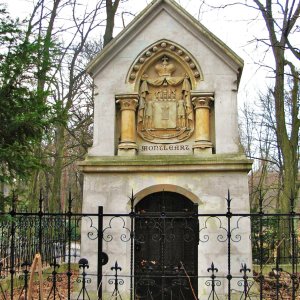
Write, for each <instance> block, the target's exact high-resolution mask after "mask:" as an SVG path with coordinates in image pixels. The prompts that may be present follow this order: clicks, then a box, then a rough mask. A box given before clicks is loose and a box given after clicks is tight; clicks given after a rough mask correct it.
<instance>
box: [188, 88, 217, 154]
mask: <svg viewBox="0 0 300 300" xmlns="http://www.w3.org/2000/svg"><path fill="white" fill-rule="evenodd" d="M191 96H192V102H193V105H194V108H195V136H196V138H195V143H194V145H193V151H194V154H197V155H202V154H204V155H205V154H212V146H213V145H212V142H211V134H210V108H211V105H212V102H213V100H214V94H213V93H202V92H192V93H191Z"/></svg>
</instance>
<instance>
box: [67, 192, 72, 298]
mask: <svg viewBox="0 0 300 300" xmlns="http://www.w3.org/2000/svg"><path fill="white" fill-rule="evenodd" d="M71 217H72V195H71V191H69V198H68V271H67V278H68V299H70V298H71V276H72V272H71V242H72V226H71Z"/></svg>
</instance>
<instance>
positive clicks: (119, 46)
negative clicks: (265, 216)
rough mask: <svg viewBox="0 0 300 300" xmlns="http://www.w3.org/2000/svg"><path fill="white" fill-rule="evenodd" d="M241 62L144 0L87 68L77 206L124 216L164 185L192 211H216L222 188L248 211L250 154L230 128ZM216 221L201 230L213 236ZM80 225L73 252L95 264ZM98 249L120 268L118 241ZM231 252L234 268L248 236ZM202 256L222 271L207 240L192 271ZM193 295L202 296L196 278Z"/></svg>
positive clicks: (164, 3) (221, 204) (245, 232)
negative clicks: (87, 112)
mask: <svg viewBox="0 0 300 300" xmlns="http://www.w3.org/2000/svg"><path fill="white" fill-rule="evenodd" d="M242 67H243V62H242V60H241V59H240V58H239V57H238V56H237V55H236V54H235V53H234V52H232V50H230V49H229V48H228V47H227V46H226V45H224V44H223V43H222V42H221V41H220V40H219V39H218V38H217V37H215V36H214V35H213V34H212V33H210V32H209V31H208V30H207V29H206V28H205V27H204V26H202V25H201V24H200V23H198V22H197V21H196V20H195V19H193V17H192V16H190V15H189V14H188V13H187V12H186V11H184V10H183V9H182V8H181V7H180V6H179V5H178V4H176V3H175V2H173V1H172V0H157V1H153V2H152V3H151V4H150V5H149V6H148V7H147V8H146V9H145V10H144V11H143V12H142V13H141V14H140V15H139V16H137V17H136V18H135V19H134V20H133V22H132V23H130V24H129V25H128V26H127V27H126V28H125V29H124V30H123V31H122V32H121V33H120V34H119V35H118V36H117V37H116V38H115V39H114V40H113V41H112V42H111V43H110V44H109V45H108V46H107V47H106V48H105V49H104V50H103V51H102V52H101V53H100V54H99V55H98V56H97V57H96V58H95V59H94V60H93V61H92V62H91V63H90V64H89V66H88V68H87V70H88V72H89V73H90V74H91V76H92V77H93V78H94V83H95V87H96V91H95V113H94V141H93V146H92V148H91V149H90V150H89V153H88V156H87V157H86V159H85V161H83V162H81V163H80V166H81V169H82V171H83V173H84V202H83V212H87V213H88V212H95V211H97V209H98V206H100V205H101V206H103V207H104V212H105V213H128V212H129V209H130V205H129V202H128V196H129V195H130V194H131V193H132V191H133V193H134V196H135V198H136V200H135V204H137V203H138V202H139V201H140V200H141V199H143V198H144V197H145V196H147V195H150V194H152V193H155V192H161V191H170V192H175V193H178V194H181V195H184V196H185V197H187V198H188V199H190V200H191V201H193V202H194V203H196V204H198V211H199V213H200V212H201V213H207V214H209V213H226V201H225V197H226V194H227V190H228V189H229V190H230V191H231V196H232V198H233V201H232V210H233V211H235V212H249V203H248V202H249V198H248V183H247V173H248V171H249V170H250V168H251V161H249V160H247V159H246V158H245V156H244V155H243V154H242V153H240V146H239V136H238V126H237V99H236V96H237V89H238V82H239V78H240V73H241V70H242ZM202 225H203V224H202ZM240 225H241V226H240V232H239V233H240V234H242V236H244V237H248V236H249V234H250V225H249V221H244V222H243V224H240ZM203 226H204V225H203ZM217 226H218V224H211V227H210V228H208V229H207V230H208V231H209V232H210V234H212V235H213V234H217V229H216V230H215V231H214V228H217ZM200 227H201V224H200ZM89 230H90V229H89V228H88V224H86V226H83V230H82V236H83V239H84V240H83V243H82V255H85V254H86V256H88V257H89V260H90V261H94V262H96V261H97V246H96V244H97V242H96V241H91V240H88V239H85V238H84V237H85V236H86V234H87V233H88V232H89ZM223 246H224V245H223ZM104 248H105V251H106V252H107V253H108V254H109V257H110V262H111V263H112V262H114V261H115V260H116V259H117V260H118V262H119V264H120V265H122V266H129V260H130V249H129V246H128V245H126V244H125V245H124V243H123V244H120V243H118V242H117V241H116V242H115V243H114V244H109V245H108V244H105V245H104ZM234 251H235V252H234V255H233V257H232V263H233V265H234V266H236V268H237V269H238V270H239V269H240V265H241V263H243V262H247V264H248V265H251V245H250V241H249V239H245V242H243V244H242V245H241V246H240V247H239V249H235V250H234ZM212 254H213V255H214V256H215V261H216V264H218V266H219V268H220V266H224V268H225V269H226V266H227V254H226V249H223V250H222V247H221V248H220V247H216V245H215V244H214V243H213V242H209V243H206V244H205V245H199V247H198V261H199V266H198V275H200V276H201V274H202V273H204V272H205V274H207V268H208V267H209V266H210V264H211V261H212ZM90 264H91V266H92V265H95V264H94V263H90ZM220 269H221V268H220ZM92 271H94V272H96V269H95V268H94V269H92ZM123 271H124V272H128V269H127V270H126V267H125V270H123ZM126 285H127V288H128V282H125V285H124V286H123V287H122V288H123V289H124V290H126ZM103 287H104V289H106V287H105V286H103ZM107 288H108V287H107ZM198 292H199V295H202V296H204V295H205V294H206V290H205V288H204V284H203V282H201V280H199V281H198ZM225 294H226V289H225V288H224V295H225ZM225 297H226V296H225ZM201 299H205V298H201Z"/></svg>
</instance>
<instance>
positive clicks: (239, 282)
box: [0, 194, 300, 300]
mask: <svg viewBox="0 0 300 300" xmlns="http://www.w3.org/2000/svg"><path fill="white" fill-rule="evenodd" d="M133 203H134V198H133V197H132V198H131V204H132V205H131V210H130V211H129V212H128V213H127V214H117V213H116V214H105V212H103V208H101V207H100V208H99V211H98V212H95V213H91V214H81V213H73V212H72V209H71V208H72V197H71V195H70V196H69V205H68V210H67V211H66V212H64V213H49V212H45V211H43V209H42V206H43V205H42V197H41V199H40V206H39V207H40V208H39V210H38V211H37V212H24V211H19V210H18V208H17V205H16V203H15V202H14V203H13V205H12V208H11V210H10V211H9V212H7V213H5V212H1V213H0V299H1V300H6V299H29V298H28V297H29V296H30V295H31V296H30V297H31V299H39V298H40V295H41V292H42V294H43V297H44V298H43V299H198V298H199V299H300V291H299V278H300V274H299V270H298V268H299V265H298V263H299V261H298V260H299V254H300V253H299V247H298V244H299V219H300V213H299V212H296V211H295V209H294V201H293V200H292V201H291V210H290V212H289V213H284V214H280V213H273V212H272V213H270V212H264V211H263V207H262V199H261V203H260V208H259V211H258V212H255V213H235V212H234V211H232V209H231V198H230V195H229V194H228V197H227V209H226V211H224V212H222V213H215V214H200V213H197V212H193V211H192V212H190V213H187V214H174V213H168V212H163V211H162V212H157V213H152V214H147V213H141V212H137V211H135V208H134V206H133ZM83 223H84V224H86V225H85V228H87V230H83V231H82V226H83ZM243 223H245V224H246V226H242V225H241V224H243ZM248 224H249V226H250V224H251V230H250V227H249V230H248V231H247V230H244V229H245V228H247V226H248ZM144 232H147V234H144ZM82 235H84V236H82ZM178 236H180V239H181V240H179V239H178ZM149 239H151V243H154V244H153V245H156V246H155V247H157V249H158V250H157V253H156V252H155V251H154V252H151V251H150V252H147V251H146V250H145V249H143V248H141V247H143V245H144V244H145V243H147V242H149ZM87 240H90V241H91V243H93V241H94V244H91V245H95V247H96V248H97V252H98V255H97V257H96V258H94V257H92V255H91V257H89V255H88V252H86V251H85V252H84V257H82V253H80V251H81V249H82V248H84V247H83V246H85V245H82V244H81V242H82V241H83V242H84V241H87ZM84 243H85V242H84ZM113 243H115V244H113ZM143 243H144V244H143ZM168 243H169V244H168ZM208 243H212V246H210V248H205V247H206V245H208ZM248 244H249V245H251V250H252V254H251V250H250V251H249V249H248V248H247V246H246V245H248ZM158 245H159V246H158ZM191 245H193V247H196V249H197V250H196V252H195V251H194V252H193V251H192V250H186V249H190V246H191ZM168 247H169V248H170V247H171V249H172V247H173V249H174V251H173V252H174V253H173V252H172V251H171V252H172V253H169V252H167V250H166V249H168ZM180 247H181V248H182V249H183V250H182V251H183V252H182V253H184V252H187V251H189V252H187V253H186V254H183V256H182V257H179V258H178V257H176V253H179V252H180V251H179V250H178V249H179V248H180ZM201 247H202V248H203V249H204V250H203V251H204V252H205V251H206V250H205V249H211V253H207V251H206V253H205V259H203V258H202V257H200V255H201V251H200V250H199V249H200V248H201ZM176 248H178V249H176ZM115 249H125V250H124V251H125V252H124V253H126V255H125V256H126V257H125V256H122V255H120V256H118V253H121V252H122V251H123V250H122V251H121V252H120V251H119V250H115ZM118 251H119V252H118ZM218 251H219V252H218ZM204 252H203V253H204ZM37 253H39V254H40V257H41V268H42V273H43V274H42V281H43V286H40V285H39V283H40V281H41V278H39V277H38V274H35V272H36V271H37V270H36V269H37V268H33V266H32V262H33V260H34V257H35V256H36V254H37ZM112 253H114V254H112ZM116 253H117V254H116ZM153 253H154V254H155V253H156V255H157V259H156V257H154V258H153V257H151V255H153ZM218 253H222V255H221V256H220V255H219V254H218ZM184 255H185V256H184ZM193 255H194V260H193V259H191V256H193ZM203 255H204V254H203ZM237 256H241V257H243V256H245V257H246V258H247V259H245V261H244V262H242V263H240V264H239V265H238V264H237V262H240V261H241V260H239V258H238V257H237ZM176 259H177V260H176ZM178 259H179V263H178ZM162 260H163V262H164V263H163V264H162V262H161V261H162ZM208 260H210V261H209V263H208ZM195 261H196V262H195ZM242 261H243V259H242ZM205 264H207V265H205ZM195 265H196V267H195ZM32 282H34V284H32ZM41 289H42V291H41ZM126 297H127V298H126Z"/></svg>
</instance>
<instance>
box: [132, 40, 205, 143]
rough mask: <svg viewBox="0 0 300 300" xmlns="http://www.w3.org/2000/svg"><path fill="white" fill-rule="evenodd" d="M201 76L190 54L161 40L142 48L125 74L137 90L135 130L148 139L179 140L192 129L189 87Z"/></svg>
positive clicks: (190, 132)
mask: <svg viewBox="0 0 300 300" xmlns="http://www.w3.org/2000/svg"><path fill="white" fill-rule="evenodd" d="M201 79H202V72H201V69H200V67H199V65H198V63H197V62H196V60H195V59H194V58H193V56H192V55H191V54H190V53H189V52H188V51H187V50H184V49H183V48H182V47H180V46H179V45H177V44H175V43H173V42H171V41H167V40H160V41H158V42H156V43H155V44H152V45H151V46H149V47H148V48H147V49H145V50H144V51H143V52H142V53H141V54H140V55H139V56H138V57H137V58H136V60H135V61H134V63H133V64H132V66H131V68H130V71H129V73H128V75H127V81H128V83H129V84H134V85H135V88H134V89H135V91H136V92H137V93H138V94H139V106H138V114H137V133H138V135H139V136H140V137H141V138H142V139H143V140H145V141H148V142H151V143H160V144H165V143H168V144H169V143H180V142H182V141H185V140H186V139H188V138H189V137H191V136H192V134H193V132H194V124H195V122H194V109H193V104H192V99H191V91H192V90H193V89H194V88H195V87H196V82H197V81H198V80H201Z"/></svg>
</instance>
